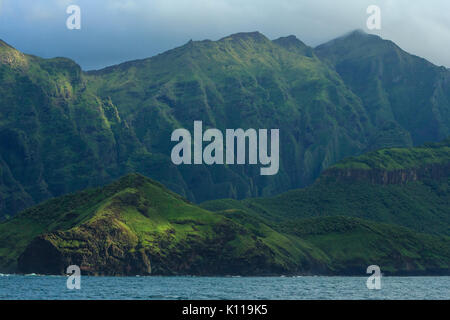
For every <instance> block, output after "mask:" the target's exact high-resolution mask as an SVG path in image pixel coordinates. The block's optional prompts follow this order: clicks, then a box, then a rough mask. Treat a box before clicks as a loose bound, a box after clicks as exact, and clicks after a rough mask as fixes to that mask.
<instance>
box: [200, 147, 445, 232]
mask: <svg viewBox="0 0 450 320" xmlns="http://www.w3.org/2000/svg"><path fill="white" fill-rule="evenodd" d="M202 207H203V208H205V209H208V210H211V211H224V210H234V209H238V210H241V211H244V212H247V213H248V214H252V215H254V216H258V217H263V218H264V219H266V220H267V221H272V222H273V223H275V224H276V225H278V224H280V223H281V224H282V225H285V227H286V228H287V229H290V228H294V229H295V228H296V227H295V225H296V223H297V221H299V222H302V221H303V219H306V218H318V217H324V216H346V217H355V218H362V219H365V220H370V221H374V222H379V223H386V224H390V225H398V226H403V227H407V228H409V229H412V230H414V231H416V232H423V233H428V234H435V235H443V236H447V237H448V236H450V210H449V208H450V139H447V140H445V141H443V142H441V143H428V144H426V145H424V146H421V147H416V148H391V149H381V150H377V151H373V152H370V153H367V154H364V155H362V156H359V157H351V158H347V159H345V160H343V161H341V162H339V163H337V164H336V165H334V166H332V167H330V168H329V169H327V170H325V171H324V172H323V173H322V175H321V176H320V177H319V179H318V180H317V181H316V182H315V183H314V184H313V185H311V186H310V187H308V188H304V189H299V190H292V191H289V192H286V193H284V194H281V195H279V196H276V197H272V198H257V199H245V200H242V201H236V200H233V199H223V200H215V201H209V202H205V203H203V204H202ZM279 230H280V231H282V230H281V229H279ZM283 231H284V232H286V230H284V229H283Z"/></svg>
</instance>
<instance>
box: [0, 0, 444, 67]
mask: <svg viewBox="0 0 450 320" xmlns="http://www.w3.org/2000/svg"><path fill="white" fill-rule="evenodd" d="M72 4H74V5H78V6H79V7H80V9H81V29H80V30H69V29H68V28H67V27H66V20H67V18H68V17H69V14H67V13H66V9H67V7H68V6H69V5H72ZM370 5H377V6H379V8H380V9H381V29H380V30H368V29H367V26H366V21H367V19H368V17H369V14H367V12H366V11H367V8H368V7H369V6H370ZM449 13H450V1H449V0H33V1H31V0H0V39H2V40H4V41H6V42H7V43H9V44H10V45H12V46H13V47H15V48H17V49H19V50H21V51H22V52H25V53H28V54H34V55H37V56H41V57H44V58H51V57H56V56H64V57H68V58H71V59H73V60H75V61H76V62H77V63H78V64H80V65H81V66H82V68H83V69H84V70H91V69H99V68H102V67H105V66H108V65H113V64H117V63H120V62H124V61H129V60H134V59H141V58H147V57H150V56H153V55H156V54H158V53H161V52H164V51H166V50H169V49H172V48H174V47H177V46H180V45H183V44H185V43H186V42H188V41H189V40H191V39H192V40H204V39H210V40H218V39H220V38H222V37H225V36H227V35H230V34H233V33H237V32H247V31H248V32H250V31H259V32H261V33H263V34H265V35H266V36H267V37H268V38H269V39H275V38H278V37H280V36H287V35H295V36H297V37H298V38H299V39H300V40H302V41H303V42H305V43H306V44H308V45H310V46H316V45H319V44H321V43H324V42H326V41H328V40H331V39H333V38H335V37H338V36H341V35H342V34H345V33H347V32H349V31H351V30H355V29H362V30H365V31H366V32H368V33H374V34H377V35H380V36H381V37H383V38H385V39H389V40H392V41H394V42H395V43H397V44H398V45H399V46H400V47H401V48H403V49H404V50H406V51H408V52H410V53H413V54H416V55H418V56H421V57H424V58H426V59H427V60H429V61H431V62H433V63H435V64H437V65H444V66H446V67H450V19H449V18H448V14H449Z"/></svg>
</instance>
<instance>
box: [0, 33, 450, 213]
mask: <svg viewBox="0 0 450 320" xmlns="http://www.w3.org/2000/svg"><path fill="white" fill-rule="evenodd" d="M449 83H450V81H449V72H448V70H446V69H444V68H439V67H436V66H434V65H432V64H430V63H428V62H426V61H424V60H422V59H419V58H417V57H414V56H411V55H409V54H407V53H405V52H403V51H401V50H400V49H399V48H398V47H397V46H395V45H394V44H393V43H391V42H389V41H385V40H382V39H380V38H378V37H375V36H369V35H366V34H363V33H360V32H354V33H351V34H349V35H347V36H345V37H342V38H339V39H337V40H335V41H333V42H330V43H328V44H325V45H323V46H320V47H318V48H316V49H313V48H310V47H308V46H306V45H305V44H304V43H302V42H301V41H300V40H298V39H296V38H295V37H293V36H289V37H284V38H280V39H277V40H274V41H270V40H269V39H267V38H266V37H265V36H264V35H262V34H260V33H258V32H252V33H238V34H234V35H231V36H228V37H225V38H223V39H220V40H218V41H190V42H189V43H187V44H185V45H184V46H181V47H179V48H175V49H173V50H170V51H167V52H165V53H162V54H160V55H157V56H155V57H152V58H148V59H144V60H137V61H130V62H126V63H123V64H120V65H117V66H112V67H109V68H106V69H103V70H99V71H92V72H83V71H82V70H81V69H80V67H79V66H78V65H77V64H76V63H74V62H73V61H71V60H69V59H65V58H55V59H41V58H39V57H35V56H30V55H25V54H22V53H20V52H19V51H17V50H15V49H14V48H12V47H11V46H9V45H7V44H5V43H4V42H1V43H0V217H2V216H6V215H8V216H13V215H14V214H15V213H17V212H19V211H22V210H23V209H25V208H28V207H30V206H31V205H34V204H37V203H40V202H42V201H43V200H46V199H48V198H52V197H57V196H61V195H64V194H67V193H70V192H75V191H78V190H83V189H85V188H88V187H97V186H103V185H105V184H107V183H110V182H112V181H113V180H115V179H117V178H119V177H121V176H123V175H125V174H126V173H128V172H139V173H141V174H143V175H145V176H148V177H150V178H152V179H155V180H157V181H159V182H161V183H163V184H164V185H165V186H166V187H168V188H169V189H170V190H172V191H175V192H177V193H179V194H180V195H182V196H184V197H186V198H188V199H189V200H191V201H193V202H196V203H200V202H203V201H205V200H211V199H218V198H233V199H242V198H247V197H257V196H271V195H274V194H278V193H280V192H283V191H287V190H290V189H294V188H299V187H304V186H307V185H310V184H312V183H313V182H314V181H315V179H316V178H317V177H318V176H319V174H320V173H321V172H322V171H324V170H325V169H326V168H328V167H329V166H331V165H333V164H335V163H336V162H338V161H339V160H341V159H343V158H345V157H348V156H355V155H359V154H361V153H363V152H365V151H367V150H375V149H379V148H381V147H405V146H412V145H417V144H421V143H422V142H423V141H440V140H442V139H443V138H444V137H446V136H449V135H450V129H449V128H450V111H449V110H450V107H449V103H448V101H450V97H449V92H450V90H449ZM194 120H202V121H203V123H204V125H205V126H206V127H215V128H219V129H221V130H224V129H226V128H240V127H241V128H267V129H270V128H281V129H282V130H281V132H280V134H281V136H280V148H281V149H280V160H281V163H280V172H279V174H278V175H276V176H273V177H261V176H260V175H259V170H258V168H256V167H254V166H244V167H243V166H206V165H202V166H189V167H186V166H179V167H177V166H174V165H173V164H172V163H171V161H170V150H171V147H172V146H173V145H172V144H171V143H170V134H171V132H172V131H173V130H174V129H175V128H179V127H185V128H187V129H189V130H191V129H192V128H191V126H192V125H193V121H194ZM361 165H364V164H361ZM394 165H395V164H394Z"/></svg>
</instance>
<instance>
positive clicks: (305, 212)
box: [0, 140, 450, 275]
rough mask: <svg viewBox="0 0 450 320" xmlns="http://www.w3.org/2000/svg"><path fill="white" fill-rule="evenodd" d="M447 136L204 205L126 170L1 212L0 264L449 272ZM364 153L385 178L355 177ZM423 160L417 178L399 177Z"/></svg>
mask: <svg viewBox="0 0 450 320" xmlns="http://www.w3.org/2000/svg"><path fill="white" fill-rule="evenodd" d="M449 142H450V141H449V140H447V141H444V142H442V143H436V144H427V145H426V146H423V147H418V148H412V149H398V148H394V149H389V150H379V151H377V152H372V153H369V154H367V155H363V156H361V157H358V158H352V159H347V160H344V161H343V162H342V163H339V164H337V165H336V166H334V167H333V168H331V169H329V170H327V171H325V172H324V173H323V174H322V176H321V177H320V178H319V179H318V181H317V182H316V183H314V184H313V185H312V186H310V187H308V188H305V189H300V190H293V191H289V192H287V193H284V194H281V195H279V196H276V197H272V198H254V199H245V200H241V201H238V200H234V199H222V200H215V201H208V202H205V203H203V204H202V205H201V207H198V206H196V205H194V204H192V203H190V202H188V201H187V200H185V199H184V198H182V197H181V196H179V195H177V194H175V193H173V192H171V191H169V190H168V189H166V188H165V187H164V186H163V185H161V184H159V183H157V182H154V181H152V180H150V179H148V178H145V177H143V176H141V175H137V174H130V175H127V176H125V177H123V178H121V179H120V180H118V181H116V182H114V183H112V184H111V185H108V186H106V187H103V188H99V189H91V190H86V191H83V192H78V193H75V194H72V195H66V196H63V197H60V198H57V199H53V200H50V201H47V202H45V203H43V204H41V205H39V206H36V207H33V208H31V209H28V210H26V211H24V212H22V213H20V214H19V215H17V216H16V217H14V218H12V219H10V220H8V221H6V222H4V223H1V224H0V261H1V263H0V271H3V272H5V271H8V272H12V271H20V272H37V273H50V274H61V273H64V268H65V266H67V265H70V264H77V265H80V266H82V269H83V271H84V272H85V273H87V274H94V275H96V274H107V275H133V274H170V275H173V274H197V275H227V274H228V275H231V274H239V275H270V274H341V275H357V274H359V275H361V274H364V271H365V268H366V267H367V266H368V265H371V264H377V265H380V266H381V268H382V270H383V272H385V273H387V274H405V275H406V274H448V272H449V270H450V267H449V265H450V216H449V210H448V208H449V207H450V188H449V182H450V170H448V168H449V165H450V158H449V156H450V148H449ZM405 155H407V156H405ZM393 159H395V162H393ZM400 159H402V160H400ZM430 159H433V160H432V161H431V160H430ZM361 163H368V164H371V165H370V169H368V168H364V169H363V170H364V171H365V172H366V171H369V172H371V171H374V172H379V170H380V168H387V167H389V168H390V169H391V170H392V171H388V170H386V169H384V171H382V172H384V173H383V174H385V173H386V172H393V173H394V174H393V175H391V176H389V175H388V176H389V177H390V179H392V181H383V183H377V182H376V181H375V182H374V181H372V180H371V179H370V177H371V176H370V175H363V176H362V177H360V176H358V173H359V172H360V171H361V168H360V167H361V166H360V164H361ZM386 163H396V165H395V166H386ZM352 164H353V167H352ZM430 168H431V169H430ZM419 169H420V170H422V172H423V174H416V175H415V178H416V179H414V180H412V181H405V182H403V181H401V180H398V179H397V178H396V177H395V174H401V175H402V174H405V172H406V173H407V172H408V170H409V171H411V172H419V171H417V170H419ZM429 169H430V170H429ZM352 170H353V171H354V172H356V176H353V175H352V173H353V171H352ZM377 170H378V171H377ZM340 172H344V173H345V174H344V175H342V174H340ZM436 173H438V174H437V175H436ZM399 181H400V183H398V182H399Z"/></svg>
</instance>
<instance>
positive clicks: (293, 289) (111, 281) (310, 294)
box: [0, 274, 450, 300]
mask: <svg viewBox="0 0 450 320" xmlns="http://www.w3.org/2000/svg"><path fill="white" fill-rule="evenodd" d="M67 279H68V278H67V277H64V276H37V275H29V276H18V275H1V274H0V299H1V300H4V299H8V300H11V299H13V300H16V299H33V300H34V299H51V300H53V299H62V300H64V299H71V300H73V299H89V300H90V299H96V300H103V299H146V300H152V299H155V300H166V299H168V300H181V299H183V300H194V299H199V300H203V299H214V300H216V299H227V300H228V299H229V300H236V299H237V300H241V299H252V300H253V299H256V300H258V299H269V300H284V299H300V300H303V299H445V300H449V299H450V277H383V278H382V279H381V289H380V290H369V289H367V287H366V280H367V278H366V277H88V276H82V277H81V289H80V290H69V289H67V285H66V283H67Z"/></svg>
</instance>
